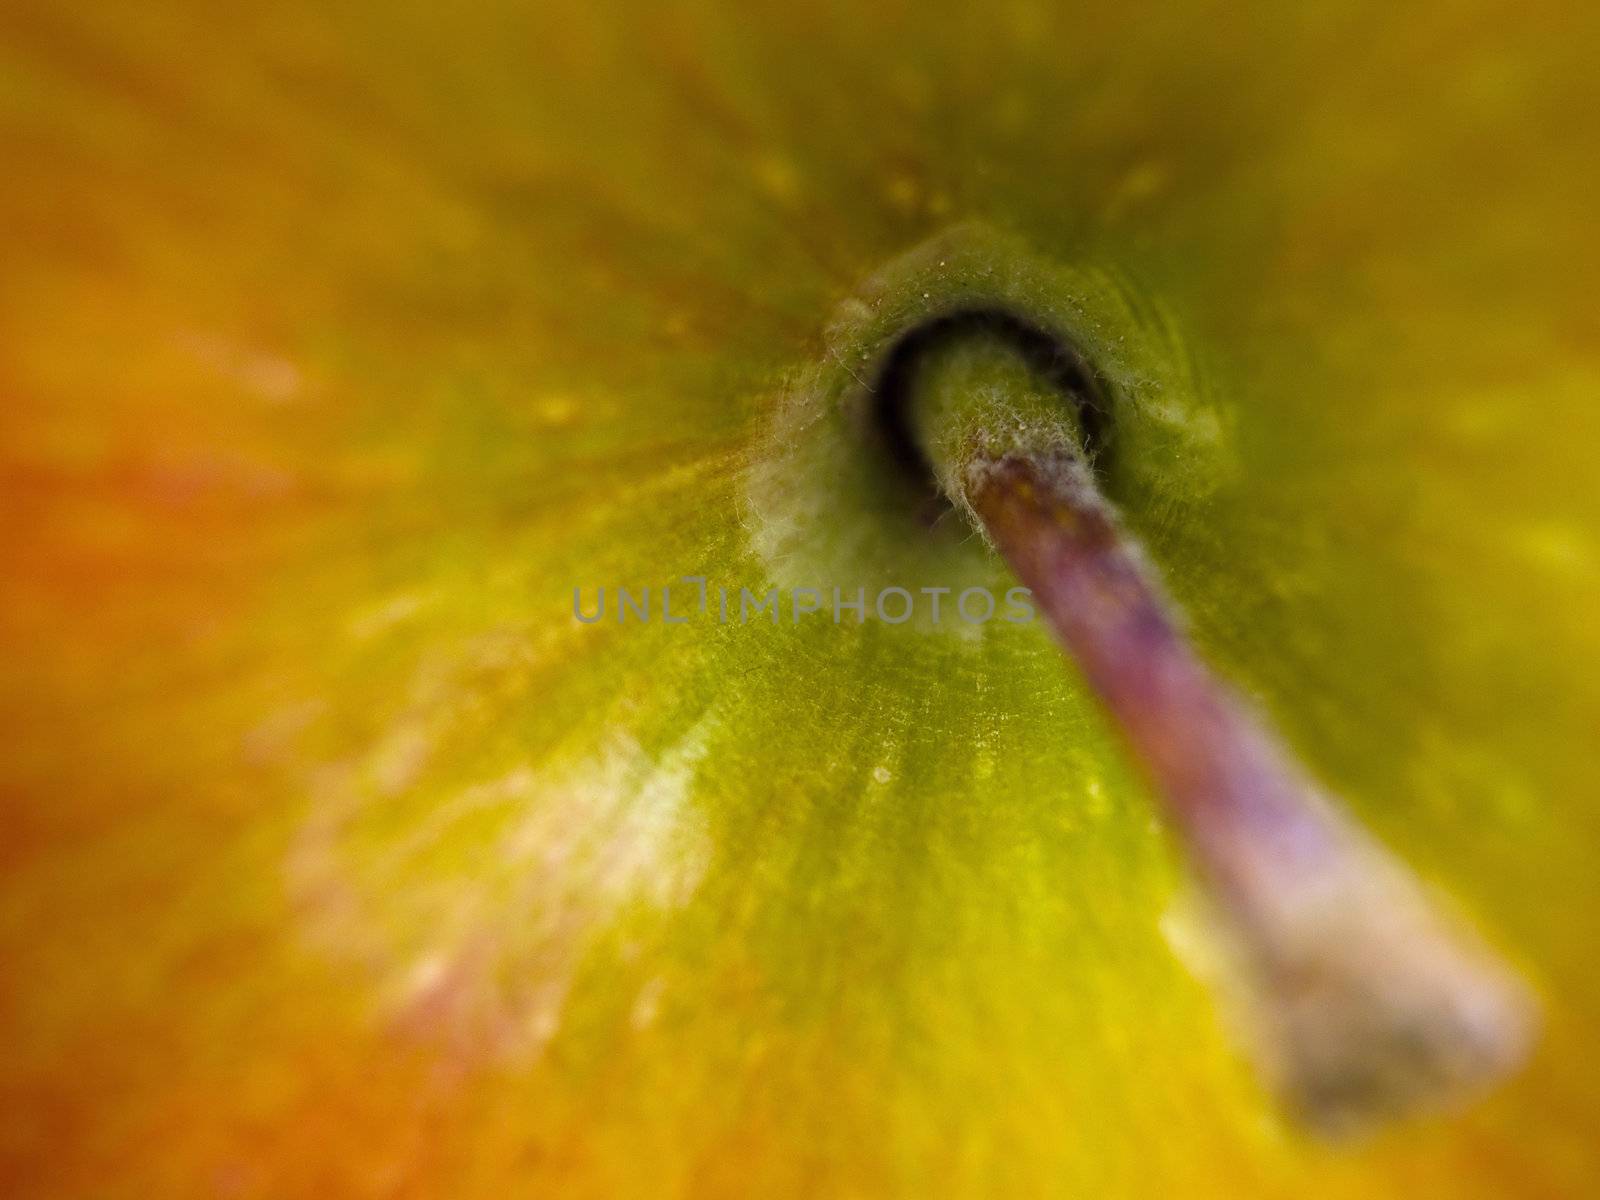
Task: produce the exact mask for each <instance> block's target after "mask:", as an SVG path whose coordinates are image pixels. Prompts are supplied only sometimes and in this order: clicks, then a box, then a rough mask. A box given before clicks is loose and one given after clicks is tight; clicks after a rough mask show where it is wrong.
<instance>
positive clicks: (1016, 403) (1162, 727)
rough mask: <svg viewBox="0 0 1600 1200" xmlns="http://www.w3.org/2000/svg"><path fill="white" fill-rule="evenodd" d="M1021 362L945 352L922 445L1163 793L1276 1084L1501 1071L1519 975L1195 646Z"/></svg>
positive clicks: (1353, 1125) (1354, 1088) (1298, 1099)
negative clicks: (1317, 780) (1372, 833)
mask: <svg viewBox="0 0 1600 1200" xmlns="http://www.w3.org/2000/svg"><path fill="white" fill-rule="evenodd" d="M1029 374H1030V372H1029V370H1028V367H1027V364H1025V363H1022V362H1019V361H1018V360H1016V359H1015V357H1014V356H1010V355H1008V354H1007V352H1006V351H1005V350H1004V349H1003V348H996V347H994V346H984V347H979V346H977V345H967V346H965V347H955V348H953V350H952V353H950V354H948V355H946V356H945V360H944V362H943V363H942V366H941V368H940V369H939V370H937V371H930V372H929V373H927V374H926V375H925V376H924V377H923V381H924V386H923V387H922V388H920V389H919V391H918V393H917V401H918V404H919V411H918V412H917V413H916V414H915V420H916V422H917V425H918V431H919V434H920V436H921V440H922V445H923V448H924V449H925V450H926V451H927V453H928V455H929V459H930V461H931V462H932V463H933V464H934V466H935V469H936V471H937V473H938V475H939V477H940V481H941V484H942V486H943V487H944V490H945V491H946V493H947V494H948V495H949V496H950V497H951V498H952V499H953V500H954V501H956V503H957V504H958V505H959V506H961V507H962V508H964V509H965V510H966V511H967V512H968V513H969V515H970V516H971V517H972V518H973V519H974V521H975V523H976V524H977V526H978V527H979V528H980V529H981V530H982V532H983V533H984V535H985V537H986V538H987V539H988V540H989V542H990V543H991V544H992V545H993V546H994V548H995V549H996V550H997V551H998V552H999V554H1000V556H1001V557H1002V558H1003V559H1004V560H1005V561H1006V563H1007V564H1008V565H1009V566H1010V568H1011V569H1012V571H1014V572H1015V574H1016V575H1017V577H1018V578H1019V579H1020V580H1021V581H1022V583H1024V584H1025V585H1026V586H1027V587H1029V588H1030V589H1031V590H1032V592H1033V596H1034V600H1035V602H1036V603H1037V604H1038V605H1039V607H1040V610H1041V612H1042V613H1043V615H1044V617H1045V619H1046V620H1047V622H1048V623H1049V625H1050V627H1051V629H1052V630H1053V631H1054V632H1055V634H1056V636H1057V638H1058V639H1059V640H1060V642H1061V643H1062V644H1063V646H1064V647H1065V648H1066V649H1067V651H1068V652H1069V653H1070V655H1071V656H1072V658H1073V659H1074V660H1075V661H1076V663H1077V664H1078V666H1079V667H1080V668H1081V670H1082V671H1083V674H1084V676H1085V677H1086V679H1087V681H1088V683H1089V685H1090V687H1091V688H1092V689H1093V690H1094V692H1095V693H1096V695H1097V696H1098V697H1099V698H1100V700H1101V701H1102V702H1103V703H1104V705H1105V707H1106V709H1107V710H1108V711H1109V713H1110V715H1111V716H1112V718H1113V719H1114V721H1115V723H1116V724H1117V726H1118V727H1119V728H1120V729H1121V732H1122V734H1123V735H1124V737H1125V739H1126V740H1127V742H1128V744H1129V746H1130V747H1131V749H1132V750H1133V753H1134V756H1135V758H1136V759H1137V760H1138V762H1139V763H1140V764H1141V766H1142V767H1143V769H1144V771H1145V773H1146V774H1147V775H1148V777H1149V778H1150V780H1151V781H1152V782H1153V783H1154V785H1155V787H1156V790H1157V791H1158V793H1159V795H1160V796H1161V798H1162V799H1163V800H1164V802H1165V806H1166V811H1167V815H1168V817H1169V820H1170V822H1171V824H1172V825H1173V826H1174V827H1175V829H1176V831H1177V832H1178V834H1179V835H1180V837H1181V838H1182V840H1183V842H1184V844H1185V845H1186V847H1187V849H1188V852H1189V858H1190V860H1191V863H1192V865H1193V867H1194V868H1195V871H1196V874H1197V876H1198V877H1199V880H1200V881H1201V883H1202V884H1203V885H1204V888H1205V892H1206V894H1207V896H1208V898H1209V900H1210V901H1211V907H1212V908H1213V910H1214V911H1215V912H1216V913H1217V914H1218V915H1219V916H1220V917H1221V921H1220V922H1218V924H1219V925H1220V929H1219V930H1218V931H1217V932H1219V933H1220V934H1221V935H1222V940H1223V947H1224V948H1225V949H1226V950H1227V951H1228V958H1229V961H1231V962H1232V963H1233V964H1234V965H1235V967H1236V970H1235V971H1234V974H1235V975H1236V976H1238V977H1239V978H1238V979H1236V980H1235V981H1234V982H1236V983H1241V982H1242V983H1243V984H1244V985H1246V986H1245V989H1244V990H1245V991H1246V993H1247V994H1248V996H1249V997H1250V999H1251V1000H1252V1002H1253V1008H1254V1010H1255V1018H1256V1019H1255V1021H1254V1026H1255V1035H1256V1036H1255V1039H1254V1040H1255V1042H1256V1049H1257V1050H1258V1052H1259V1053H1260V1054H1261V1056H1262V1057H1263V1058H1264V1060H1265V1064H1264V1065H1265V1066H1266V1069H1267V1071H1268V1074H1269V1077H1270V1079H1271V1081H1272V1082H1273V1083H1274V1084H1275V1086H1276V1087H1277V1089H1278V1090H1279V1092H1280V1094H1281V1095H1282V1096H1283V1097H1284V1099H1285V1100H1286V1101H1287V1102H1288V1104H1289V1105H1290V1106H1291V1107H1292V1108H1293V1109H1294V1110H1295V1111H1296V1112H1297V1113H1299V1114H1300V1116H1301V1117H1302V1118H1303V1119H1304V1120H1305V1121H1306V1122H1307V1123H1309V1124H1310V1125H1311V1126H1313V1127H1314V1128H1315V1129H1317V1130H1318V1131H1321V1132H1324V1133H1328V1134H1342V1133H1347V1132H1350V1131H1353V1130H1359V1129H1362V1128H1365V1127H1367V1126H1370V1125H1372V1124H1373V1123H1374V1122H1375V1121H1376V1120H1378V1119H1381V1118H1384V1117H1389V1116H1395V1115H1401V1114H1404V1113H1407V1112H1410V1111H1413V1110H1420V1109H1428V1108H1437V1107H1441V1106H1443V1105H1446V1104H1448V1103H1450V1102H1451V1101H1452V1100H1455V1099H1457V1098H1458V1097H1461V1096H1463V1095H1466V1094H1470V1093H1472V1092H1474V1091H1476V1090H1478V1089H1480V1088H1481V1087H1482V1086H1484V1085H1486V1084H1487V1083H1488V1082H1490V1081H1492V1080H1494V1079H1496V1078H1498V1077H1499V1076H1501V1075H1503V1074H1505V1073H1506V1072H1507V1071H1509V1070H1511V1069H1512V1068H1513V1067H1515V1066H1516V1065H1518V1064H1519V1063H1520V1062H1521V1061H1522V1059H1523V1058H1524V1057H1525V1056H1526V1054H1527V1052H1528V1049H1529V1047H1530V1044H1531V1041H1532V1033H1533V1029H1534V1025H1535V1007H1534V1004H1533V1002H1532V999H1531V997H1530V994H1529V992H1528V990H1527V989H1526V987H1525V986H1524V985H1523V983H1522V982H1521V980H1520V979H1519V978H1518V977H1517V976H1516V975H1515V974H1514V973H1513V972H1512V971H1511V970H1510V969H1508V968H1507V967H1506V966H1504V965H1503V964H1502V963H1501V962H1500V961H1499V960H1498V959H1497V958H1496V956H1495V955H1494V954H1493V953H1492V952H1491V951H1490V950H1489V949H1488V948H1487V947H1486V946H1485V945H1484V944H1483V943H1482V942H1480V941H1479V940H1478V939H1477V937H1476V936H1475V935H1474V934H1473V933H1472V931H1471V930H1470V929H1469V928H1468V927H1467V926H1466V925H1465V923H1464V922H1462V921H1460V920H1458V919H1456V918H1455V917H1454V916H1453V915H1451V914H1449V913H1447V911H1446V909H1445V908H1444V907H1443V905H1442V904H1441V903H1439V902H1438V901H1436V900H1435V899H1434V898H1433V897H1431V896H1430V895H1428V894H1427V892H1426V891H1425V889H1424V888H1423V887H1422V885H1421V884H1420V883H1419V882H1418V881H1417V880H1416V879H1415V878H1414V877H1413V876H1412V875H1411V873H1410V872H1409V871H1408V870H1407V869H1406V868H1405V867H1404V866H1403V865H1402V864H1401V863H1400V862H1399V861H1398V860H1397V859H1396V858H1394V857H1393V856H1392V855H1391V854H1389V853H1388V852H1387V851H1386V850H1384V849H1383V848H1382V847H1381V846H1380V845H1379V843H1378V842H1377V841H1376V840H1374V839H1372V838H1371V837H1369V836H1368V835H1367V834H1366V833H1365V832H1364V831H1362V830H1361V829H1360V828H1359V827H1358V826H1357V825H1356V823H1355V822H1354V821H1353V820H1352V819H1351V818H1350V817H1348V816H1347V815H1346V814H1345V813H1344V811H1343V810H1342V809H1341V808H1340V807H1338V806H1337V805H1336V804H1334V803H1333V802H1332V801H1331V800H1330V799H1329V798H1328V797H1327V796H1326V795H1325V794H1324V793H1323V792H1322V791H1321V790H1320V789H1319V788H1318V787H1317V786H1316V785H1315V784H1313V783H1312V782H1311V781H1310V779H1309V777H1308V776H1307V775H1306V774H1305V773H1304V771H1303V770H1302V769H1301V768H1300V766H1299V764H1298V763H1297V762H1296V761H1295V760H1294V758H1293V757H1292V755H1291V754H1290V753H1289V752H1288V751H1287V749H1286V748H1285V746H1284V744H1283V742H1282V741H1281V740H1280V739H1279V738H1278V737H1276V736H1274V735H1273V734H1272V733H1271V732H1270V731H1269V729H1268V727H1267V725H1266V723H1265V721H1264V720H1263V718H1262V717H1261V716H1260V715H1259V714H1258V713H1257V712H1255V711H1254V710H1253V708H1252V707H1251V706H1250V705H1249V704H1247V703H1246V702H1245V700H1244V699H1243V697H1241V696H1240V695H1239V694H1238V693H1237V692H1236V691H1234V689H1232V688H1231V687H1229V686H1228V685H1227V684H1226V683H1224V682H1223V681H1222V680H1221V679H1220V678H1219V677H1218V676H1217V675H1216V674H1215V673H1214V672H1213V671H1212V670H1210V669H1209V668H1208V667H1207V665H1206V664H1205V663H1204V662H1203V661H1202V660H1201V658H1200V657H1199V655H1198V654H1197V653H1196V651H1195V649H1194V647H1193V645H1192V644H1191V643H1190V641H1189V639H1188V638H1187V636H1186V635H1185V634H1184V632H1183V630H1182V629H1181V627H1180V625H1179V623H1178V621H1177V619H1176V618H1175V616H1174V612H1175V609H1174V608H1173V606H1172V605H1171V604H1170V602H1169V601H1168V600H1167V599H1166V598H1165V597H1164V596H1163V595H1162V593H1161V589H1160V587H1159V585H1158V584H1157V582H1156V573H1155V571H1154V569H1153V567H1152V566H1151V565H1150V563H1149V562H1148V560H1147V558H1146V556H1145V555H1144V554H1143V552H1142V551H1141V549H1140V547H1139V546H1138V544H1137V542H1136V541H1135V540H1134V539H1133V538H1132V537H1131V536H1130V535H1129V534H1128V533H1127V532H1126V531H1125V530H1124V529H1123V528H1122V527H1121V523H1120V522H1119V520H1118V519H1117V516H1116V513H1115V511H1114V510H1113V508H1112V506H1111V505H1110V504H1109V502H1108V501H1107V500H1106V499H1105V497H1104V496H1103V495H1102V493H1101V491H1100V488H1099V486H1098V483H1097V481H1096V478H1095V474H1094V471H1093V469H1092V467H1091V466H1090V464H1089V462H1088V461H1087V460H1086V458H1085V457H1084V455H1083V454H1082V452H1081V451H1080V450H1079V449H1078V445H1077V441H1076V436H1077V435H1076V433H1075V430H1074V429H1073V427H1072V424H1071V421H1070V414H1068V415H1067V416H1066V417H1063V416H1062V415H1061V409H1062V406H1061V403H1060V398H1059V397H1050V396H1048V395H1046V394H1045V393H1046V392H1047V390H1048V389H1045V388H1042V387H1040V386H1039V384H1038V383H1037V380H1036V378H1035V379H1030V378H1029ZM1047 405H1048V406H1049V407H1048V408H1047V407H1046V406H1047Z"/></svg>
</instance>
